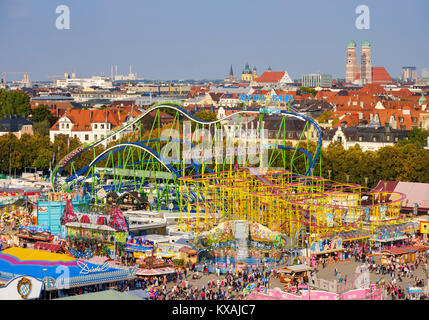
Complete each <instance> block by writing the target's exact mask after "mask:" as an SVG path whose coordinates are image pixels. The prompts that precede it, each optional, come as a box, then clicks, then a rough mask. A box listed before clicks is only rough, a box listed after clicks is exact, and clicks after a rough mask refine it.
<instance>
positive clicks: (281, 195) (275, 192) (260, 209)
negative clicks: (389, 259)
mask: <svg viewBox="0 0 429 320" xmlns="http://www.w3.org/2000/svg"><path fill="white" fill-rule="evenodd" d="M179 181H180V200H179V201H180V202H179V205H180V208H181V216H180V218H179V221H178V224H177V229H179V230H183V231H187V232H192V233H199V232H202V231H206V230H209V229H211V228H213V227H214V226H216V225H217V224H218V223H221V222H224V221H228V220H247V221H251V222H256V223H259V224H262V225H264V226H266V227H268V228H269V229H271V230H275V231H280V232H282V233H284V234H286V235H287V236H288V237H290V238H291V239H294V241H295V243H299V242H302V243H304V241H305V240H306V239H307V240H308V242H309V243H311V242H313V241H319V239H321V238H324V237H328V236H334V235H338V234H343V235H344V234H347V233H350V234H353V232H356V231H357V230H365V232H366V234H370V235H371V234H374V233H375V232H376V230H377V229H378V228H379V227H382V226H388V225H395V224H401V223H404V222H407V220H406V219H403V218H401V215H400V208H401V203H402V201H403V199H404V195H403V194H401V193H392V192H374V191H365V190H364V189H365V188H364V187H362V186H360V185H357V184H352V183H338V182H334V181H330V180H328V179H325V178H323V177H316V176H310V177H309V176H301V175H296V174H292V173H291V172H289V171H285V170H267V171H261V170H258V169H255V168H239V169H236V170H231V171H224V172H217V173H204V174H202V175H196V176H187V177H182V178H180V179H179ZM348 238H353V237H352V236H349V237H348Z"/></svg>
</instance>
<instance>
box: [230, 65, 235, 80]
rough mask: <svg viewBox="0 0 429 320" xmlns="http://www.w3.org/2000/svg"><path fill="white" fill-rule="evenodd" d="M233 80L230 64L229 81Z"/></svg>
mask: <svg viewBox="0 0 429 320" xmlns="http://www.w3.org/2000/svg"><path fill="white" fill-rule="evenodd" d="M233 81H234V73H233V72H232V64H231V68H229V82H233Z"/></svg>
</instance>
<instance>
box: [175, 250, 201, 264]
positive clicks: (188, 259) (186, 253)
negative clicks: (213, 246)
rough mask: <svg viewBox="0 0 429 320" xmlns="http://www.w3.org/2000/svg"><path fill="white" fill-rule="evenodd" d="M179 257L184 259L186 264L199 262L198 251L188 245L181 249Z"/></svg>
mask: <svg viewBox="0 0 429 320" xmlns="http://www.w3.org/2000/svg"><path fill="white" fill-rule="evenodd" d="M179 259H183V263H184V264H185V265H186V264H187V263H189V264H195V263H197V251H196V250H194V249H192V248H191V247H188V246H183V247H181V248H180V249H179Z"/></svg>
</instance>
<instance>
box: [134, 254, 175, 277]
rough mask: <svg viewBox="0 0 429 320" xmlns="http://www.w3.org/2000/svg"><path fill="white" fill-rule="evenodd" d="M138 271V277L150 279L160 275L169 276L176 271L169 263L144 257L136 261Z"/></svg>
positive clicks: (160, 259) (156, 258)
mask: <svg viewBox="0 0 429 320" xmlns="http://www.w3.org/2000/svg"><path fill="white" fill-rule="evenodd" d="M137 263H138V265H139V269H138V270H137V273H136V275H137V276H139V277H143V278H144V277H152V276H160V275H171V274H174V273H176V269H175V268H174V267H173V264H172V263H171V262H168V261H165V260H164V259H162V258H160V257H146V258H143V259H138V260H137Z"/></svg>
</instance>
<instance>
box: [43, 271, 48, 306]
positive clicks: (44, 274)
mask: <svg viewBox="0 0 429 320" xmlns="http://www.w3.org/2000/svg"><path fill="white" fill-rule="evenodd" d="M42 270H43V300H46V280H45V279H46V271H48V269H46V268H43V269H42Z"/></svg>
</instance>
